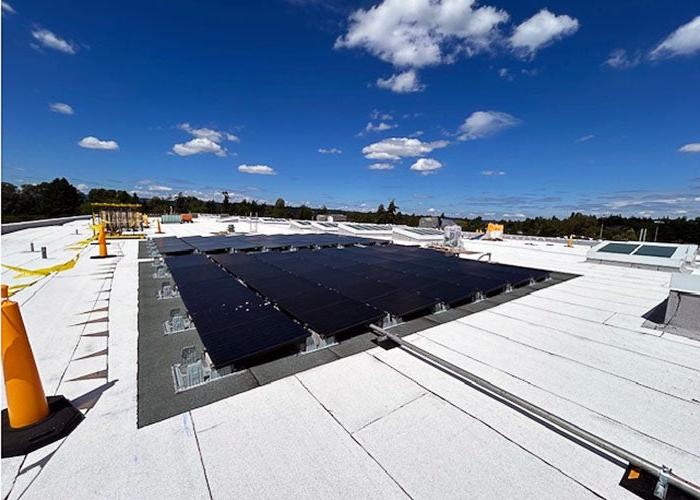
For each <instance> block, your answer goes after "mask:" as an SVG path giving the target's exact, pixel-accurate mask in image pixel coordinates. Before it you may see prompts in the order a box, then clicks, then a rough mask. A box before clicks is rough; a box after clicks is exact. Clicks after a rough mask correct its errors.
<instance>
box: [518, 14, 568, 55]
mask: <svg viewBox="0 0 700 500" xmlns="http://www.w3.org/2000/svg"><path fill="white" fill-rule="evenodd" d="M578 27H579V23H578V20H577V19H574V18H572V17H569V16H567V15H564V14H562V15H559V16H557V15H556V14H553V13H551V12H550V11H549V10H547V9H542V10H541V11H539V12H538V13H537V14H535V15H534V16H532V17H531V18H530V19H527V20H525V21H523V22H522V23H520V24H519V25H518V26H517V27H516V28H515V30H514V31H513V34H512V35H511V37H510V44H511V46H512V47H513V48H514V49H515V50H516V51H517V52H522V53H524V54H526V55H530V56H532V55H534V54H535V53H536V52H537V51H538V50H539V49H541V48H543V47H545V46H547V45H549V44H550V43H552V42H554V41H555V40H558V39H560V38H563V37H565V36H569V35H573V34H574V33H576V31H577V30H578Z"/></svg>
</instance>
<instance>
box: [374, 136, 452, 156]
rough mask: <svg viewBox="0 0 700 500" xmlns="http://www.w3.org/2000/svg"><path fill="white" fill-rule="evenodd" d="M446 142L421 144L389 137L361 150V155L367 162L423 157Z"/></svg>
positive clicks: (413, 139) (408, 139) (445, 144)
mask: <svg viewBox="0 0 700 500" xmlns="http://www.w3.org/2000/svg"><path fill="white" fill-rule="evenodd" d="M448 144H449V142H448V141H433V142H423V141H421V140H420V139H416V138H409V137H391V138H388V139H384V140H381V141H379V142H375V143H374V144H370V145H369V146H365V147H364V148H362V154H363V155H365V158H367V159H369V160H384V161H386V160H390V161H394V160H400V159H401V158H409V157H416V156H423V155H426V154H428V153H430V152H431V151H433V150H434V149H440V148H444V147H446V146H447V145H448Z"/></svg>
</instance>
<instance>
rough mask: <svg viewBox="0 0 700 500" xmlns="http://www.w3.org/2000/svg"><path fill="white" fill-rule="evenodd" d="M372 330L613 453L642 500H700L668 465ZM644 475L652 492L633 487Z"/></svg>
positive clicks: (379, 330) (624, 482)
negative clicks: (625, 464)
mask: <svg viewBox="0 0 700 500" xmlns="http://www.w3.org/2000/svg"><path fill="white" fill-rule="evenodd" d="M370 328H371V329H372V331H373V333H374V334H375V335H377V336H378V337H380V338H384V339H388V340H390V341H391V342H393V343H395V344H397V345H399V346H401V347H403V348H404V349H406V350H407V351H410V353H411V354H413V355H415V356H416V357H418V358H421V359H422V360H423V361H426V362H428V363H430V364H433V365H434V366H437V367H438V368H440V369H441V370H443V371H445V372H447V373H448V374H449V375H452V376H453V377H455V378H457V379H459V380H462V381H463V382H466V383H467V384H469V385H475V386H478V387H479V388H481V389H483V390H485V391H486V392H487V393H489V394H490V395H492V396H495V398H496V399H500V400H505V401H507V402H508V403H510V404H511V405H514V406H515V407H516V408H517V409H519V410H521V411H522V412H524V413H525V414H528V415H530V416H534V417H537V418H538V419H541V420H544V421H545V422H548V423H550V424H552V425H554V426H556V427H558V428H559V429H561V430H563V431H565V433H567V434H568V435H569V437H571V438H576V439H578V440H581V441H584V442H586V443H588V444H590V445H593V446H594V447H596V448H598V449H600V450H603V451H605V452H607V453H609V454H610V455H612V456H614V457H617V458H620V459H622V460H624V461H626V462H628V463H629V464H630V465H629V466H628V467H627V469H626V471H625V475H624V476H623V478H622V481H621V485H622V486H623V487H625V488H627V489H629V490H630V491H632V492H634V493H636V494H638V495H640V496H643V497H644V498H653V497H655V498H659V499H661V500H664V499H666V498H668V499H669V500H670V499H672V498H678V499H680V498H685V495H684V494H686V495H691V496H692V497H695V498H700V486H698V485H696V484H694V483H692V482H690V481H688V480H687V479H684V478H682V477H680V476H678V475H677V474H674V473H673V472H672V470H671V469H670V468H669V467H667V466H666V465H657V464H655V463H654V462H652V461H650V460H647V459H646V458H643V457H640V456H639V455H637V454H635V453H633V452H631V451H629V450H626V449H624V448H622V447H620V446H618V445H616V444H614V443H611V442H610V441H608V440H606V439H604V438H601V437H600V436H596V435H595V434H593V433H591V432H589V431H587V430H585V429H583V428H581V427H579V426H577V425H576V424H574V423H571V422H569V421H568V420H565V419H563V418H561V417H558V416H557V415H555V414H553V413H551V412H549V411H547V410H545V409H544V408H540V407H539V406H537V405H535V404H532V403H530V402H529V401H527V400H525V399H523V398H521V397H520V396H516V395H515V394H513V393H511V392H508V391H506V390H505V389H501V388H500V387H498V386H497V385H494V384H492V383H491V382H489V381H488V380H486V379H483V378H481V377H479V376H478V375H475V374H473V373H471V372H468V371H467V370H464V369H463V368H460V367H459V366H456V365H453V364H452V363H450V362H449V361H446V360H444V359H442V358H440V357H438V356H435V355H434V354H431V353H430V352H428V351H426V350H424V349H421V348H420V347H418V346H416V345H415V344H413V343H411V342H409V341H407V340H404V339H403V338H401V337H399V336H397V335H394V334H393V333H390V332H388V331H386V330H385V329H383V328H380V327H378V326H376V325H370ZM576 439H574V440H576ZM640 472H641V473H642V474H643V473H646V474H645V475H644V478H645V479H647V481H648V479H649V477H648V476H649V475H652V476H653V479H654V481H652V482H651V484H649V483H648V482H647V481H644V482H645V483H646V484H648V485H649V486H651V487H652V491H648V489H641V488H636V489H635V488H634V486H632V485H629V481H630V480H634V479H638V478H640V477H643V476H642V474H640ZM640 482H642V481H640ZM652 485H653V486H652ZM640 486H641V485H640ZM673 488H676V490H675V491H674V489H673ZM678 490H680V491H678ZM652 495H653V497H652Z"/></svg>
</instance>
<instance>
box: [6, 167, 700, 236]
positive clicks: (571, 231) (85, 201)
mask: <svg viewBox="0 0 700 500" xmlns="http://www.w3.org/2000/svg"><path fill="white" fill-rule="evenodd" d="M91 203H139V204H141V205H142V207H143V211H144V213H147V214H150V215H160V214H165V213H188V212H190V213H210V214H228V215H250V214H253V215H257V216H259V217H278V218H285V219H300V220H312V219H315V218H316V216H317V215H323V214H328V213H331V212H332V213H339V214H343V215H345V216H347V218H348V220H349V221H352V222H359V223H363V222H364V223H378V224H402V225H406V226H418V223H419V220H420V218H421V215H419V214H415V213H411V214H405V213H402V212H401V211H400V209H399V207H398V206H397V205H396V202H395V201H394V200H390V201H389V203H388V204H387V205H386V206H385V205H384V204H380V205H379V206H378V207H377V209H376V210H375V211H372V212H368V211H364V212H360V211H352V210H336V209H333V210H329V209H328V208H326V207H325V206H322V207H319V208H313V207H309V206H306V205H301V206H290V205H287V204H286V202H285V201H284V199H282V198H279V199H277V201H276V202H275V203H274V204H267V203H262V202H257V201H255V200H242V201H231V199H230V196H229V193H227V192H222V201H216V200H201V199H199V198H196V197H194V196H185V195H184V194H182V193H178V194H177V195H175V196H172V197H170V198H160V197H157V196H154V197H152V198H140V197H139V196H138V195H137V194H136V193H131V194H130V193H128V192H127V191H124V190H115V189H103V188H95V189H91V190H90V191H89V192H88V193H87V194H86V193H83V192H81V191H79V190H78V189H77V188H76V187H75V186H73V185H72V184H71V183H70V182H68V180H66V179H65V178H57V179H54V180H52V181H50V182H42V183H40V184H26V185H23V186H15V185H14V184H10V183H8V182H3V183H2V222H17V221H24V220H35V219H45V218H52V217H66V216H71V215H81V214H89V213H90V204H91ZM442 217H444V214H442ZM452 220H454V221H455V222H456V223H457V224H459V225H460V226H461V227H462V229H464V230H465V231H478V230H484V229H485V227H486V225H487V224H488V223H489V222H497V223H501V224H504V225H505V228H506V232H507V233H510V234H524V235H531V236H547V237H561V236H569V235H575V236H577V237H580V238H600V237H602V238H603V239H607V240H637V239H638V238H639V234H640V231H641V230H642V229H646V230H647V239H649V240H653V239H654V236H655V234H656V231H657V230H658V239H659V241H667V242H677V243H700V217H696V218H694V219H688V218H686V217H679V218H675V219H671V218H669V217H664V218H661V219H651V218H643V217H623V216H622V215H609V216H605V217H598V216H594V215H586V214H582V213H578V212H574V213H571V214H570V215H569V216H568V217H565V218H559V217H528V218H526V219H523V220H515V221H513V220H486V219H482V218H481V217H476V218H473V219H467V218H452Z"/></svg>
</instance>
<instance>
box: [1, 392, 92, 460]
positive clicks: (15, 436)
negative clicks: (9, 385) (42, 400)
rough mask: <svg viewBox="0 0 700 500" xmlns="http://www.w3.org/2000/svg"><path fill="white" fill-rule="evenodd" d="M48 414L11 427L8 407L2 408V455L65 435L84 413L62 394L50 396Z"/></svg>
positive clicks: (28, 449)
mask: <svg viewBox="0 0 700 500" xmlns="http://www.w3.org/2000/svg"><path fill="white" fill-rule="evenodd" d="M46 399H47V401H48V403H49V416H48V417H46V418H45V419H44V420H42V421H40V422H37V423H36V424H33V425H28V426H27V427H22V428H21V429H13V428H12V427H10V418H9V416H8V414H7V409H4V410H2V458H6V457H17V456H20V455H26V454H27V453H31V452H32V451H35V450H38V449H39V448H43V447H44V446H46V445H47V444H50V443H53V442H54V441H58V440H59V439H61V438H64V437H66V436H67V435H68V434H70V433H71V432H72V431H73V429H75V428H76V427H77V426H78V424H79V423H80V422H81V421H82V420H83V418H85V417H83V414H82V413H81V412H80V410H78V409H77V408H76V407H75V406H73V405H72V404H71V402H70V401H68V400H67V399H66V398H65V397H63V396H49V397H48V398H46Z"/></svg>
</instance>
